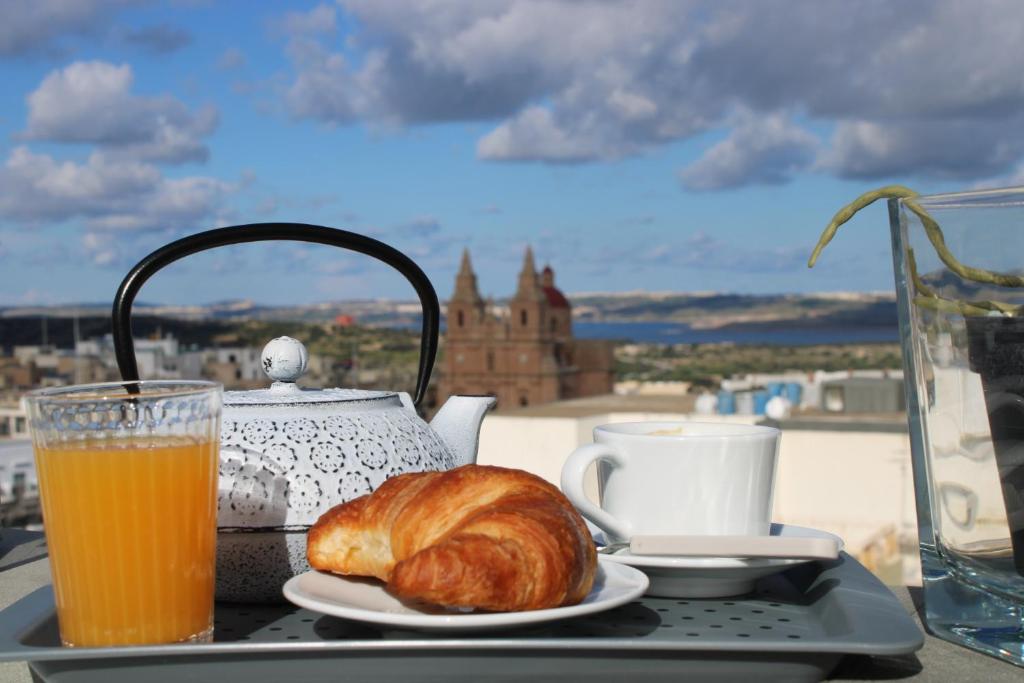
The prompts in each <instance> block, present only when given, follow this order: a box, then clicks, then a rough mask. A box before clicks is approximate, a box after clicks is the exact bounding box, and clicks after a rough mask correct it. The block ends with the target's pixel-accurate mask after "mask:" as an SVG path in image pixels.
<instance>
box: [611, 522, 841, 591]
mask: <svg viewBox="0 0 1024 683" xmlns="http://www.w3.org/2000/svg"><path fill="white" fill-rule="evenodd" d="M771 535H772V536H793V537H803V538H807V537H810V538H831V539H835V540H836V541H837V542H838V543H839V549H840V550H842V549H843V540H842V539H841V538H839V537H838V536H836V535H834V534H830V533H828V532H827V531H820V530H818V529H810V528H807V527H801V526H794V525H792V524H772V529H771ZM594 541H595V542H596V543H597V544H598V545H605V542H606V541H605V537H604V534H603V533H602V532H600V531H598V532H597V533H595V534H594ZM601 559H603V560H607V561H609V562H617V563H619V564H623V565H627V566H630V567H636V568H637V569H640V570H641V571H643V572H644V573H645V574H647V577H648V578H649V579H650V580H651V585H650V587H649V588H648V589H647V593H646V594H647V595H652V596H656V597H664V598H722V597H727V596H732V595H742V594H744V593H749V592H751V591H752V590H754V582H755V581H757V580H758V579H760V578H762V577H765V576H770V575H772V574H777V573H778V572H781V571H785V570H786V569H788V568H790V567H793V566H795V565H798V564H805V563H807V562H813V560H790V559H787V560H773V559H743V558H734V557H721V558H718V557H678V556H674V555H634V554H632V553H630V551H629V549H628V548H624V549H622V550H620V551H618V552H616V553H612V554H610V555H602V556H601Z"/></svg>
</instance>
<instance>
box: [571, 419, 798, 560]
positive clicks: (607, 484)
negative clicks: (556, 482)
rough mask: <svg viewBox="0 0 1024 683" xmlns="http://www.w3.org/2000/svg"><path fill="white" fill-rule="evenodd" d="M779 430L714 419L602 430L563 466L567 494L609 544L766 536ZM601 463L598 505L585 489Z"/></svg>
mask: <svg viewBox="0 0 1024 683" xmlns="http://www.w3.org/2000/svg"><path fill="white" fill-rule="evenodd" d="M778 447H779V430H777V429H774V428H772V427H762V426H755V425H744V424H729V423H711V422H631V423H622V424H609V425H601V426H599V427H596V428H595V429H594V443H593V444H587V445H585V446H581V447H580V448H577V449H576V450H575V451H574V452H573V453H572V455H570V456H569V458H568V459H567V460H566V462H565V465H564V466H563V467H562V482H561V483H562V491H563V492H564V493H565V495H566V496H567V497H568V498H569V500H570V501H572V503H573V505H575V506H576V508H577V509H578V510H579V511H580V513H581V514H582V515H583V516H584V517H585V518H587V519H588V520H590V521H591V522H593V523H594V524H596V525H597V526H598V527H600V528H601V529H603V530H604V531H605V533H606V534H608V536H609V539H610V540H618V541H626V540H629V539H630V538H632V537H633V536H638V535H701V534H709V535H737V536H743V535H745V536H765V535H768V534H769V533H770V529H771V512H772V492H773V486H774V479H775V467H776V460H777V454H778ZM595 462H596V463H597V475H598V477H597V478H598V492H599V495H600V501H601V503H600V505H596V504H594V503H593V502H592V501H591V500H590V499H589V498H588V497H587V495H586V494H585V492H584V476H585V474H586V472H587V469H588V468H589V466H590V465H591V464H592V463H595Z"/></svg>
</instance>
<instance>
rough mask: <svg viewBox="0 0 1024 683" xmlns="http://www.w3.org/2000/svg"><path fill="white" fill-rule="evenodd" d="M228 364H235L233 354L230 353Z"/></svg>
mask: <svg viewBox="0 0 1024 683" xmlns="http://www.w3.org/2000/svg"><path fill="white" fill-rule="evenodd" d="M228 362H229V363H234V362H235V354H233V353H232V354H231V355H229V356H228Z"/></svg>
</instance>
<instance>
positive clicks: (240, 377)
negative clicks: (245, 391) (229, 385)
mask: <svg viewBox="0 0 1024 683" xmlns="http://www.w3.org/2000/svg"><path fill="white" fill-rule="evenodd" d="M235 379H242V371H241V370H235Z"/></svg>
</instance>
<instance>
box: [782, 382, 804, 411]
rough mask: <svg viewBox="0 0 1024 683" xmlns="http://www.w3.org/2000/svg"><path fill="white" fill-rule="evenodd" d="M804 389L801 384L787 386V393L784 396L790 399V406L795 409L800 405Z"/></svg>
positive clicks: (795, 383) (791, 383)
mask: <svg viewBox="0 0 1024 683" xmlns="http://www.w3.org/2000/svg"><path fill="white" fill-rule="evenodd" d="M803 393H804V387H803V385H802V384H800V383H799V382H789V383H788V384H786V388H785V391H783V393H782V395H783V396H785V397H786V398H788V399H789V402H790V404H791V405H792V406H793V407H794V408H795V407H797V406H799V405H800V397H801V396H803Z"/></svg>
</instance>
